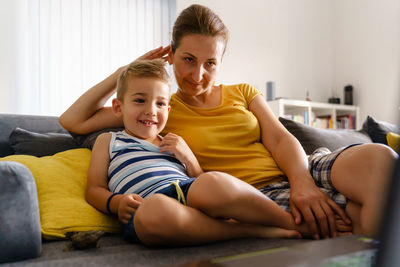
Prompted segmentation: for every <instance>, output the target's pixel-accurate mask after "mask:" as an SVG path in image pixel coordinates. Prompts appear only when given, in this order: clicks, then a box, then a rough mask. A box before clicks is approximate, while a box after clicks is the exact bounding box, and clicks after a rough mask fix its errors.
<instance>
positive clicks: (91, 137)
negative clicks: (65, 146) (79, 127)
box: [70, 128, 124, 149]
mask: <svg viewBox="0 0 400 267" xmlns="http://www.w3.org/2000/svg"><path fill="white" fill-rule="evenodd" d="M123 129H124V128H110V129H104V130H100V131H97V132H93V133H90V134H76V133H73V132H70V134H71V135H72V136H73V138H74V140H75V142H76V143H77V144H78V145H79V146H80V147H84V148H89V149H92V148H93V145H94V142H96V139H97V137H98V136H99V135H100V134H102V133H108V132H119V131H122V130H123Z"/></svg>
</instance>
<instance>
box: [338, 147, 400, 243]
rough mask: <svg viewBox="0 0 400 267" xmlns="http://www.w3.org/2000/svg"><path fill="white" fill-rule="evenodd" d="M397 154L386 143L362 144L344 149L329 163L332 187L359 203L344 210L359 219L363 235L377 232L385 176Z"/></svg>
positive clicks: (371, 234)
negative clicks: (357, 206) (331, 163)
mask: <svg viewBox="0 0 400 267" xmlns="http://www.w3.org/2000/svg"><path fill="white" fill-rule="evenodd" d="M397 157H398V155H397V154H396V153H395V152H394V151H393V150H392V149H390V148H389V147H387V146H385V145H380V144H365V145H360V146H354V147H351V148H349V149H347V150H345V151H343V152H342V153H341V154H340V155H339V156H338V158H337V159H336V160H335V163H334V164H333V166H332V173H331V179H332V183H333V185H334V186H335V188H336V189H337V190H338V191H339V192H340V193H342V194H343V195H345V196H346V197H347V198H348V199H350V200H351V201H353V202H355V203H356V204H357V205H359V211H357V208H356V206H352V207H349V208H350V209H347V208H346V210H348V213H349V216H350V217H353V218H351V219H352V220H355V221H359V229H360V230H361V233H363V234H365V235H370V236H376V235H377V231H378V227H379V222H380V218H381V217H382V214H381V212H382V208H383V205H384V201H385V200H386V195H387V186H388V179H389V178H390V173H391V170H392V168H393V166H394V162H395V159H396V158H397ZM357 214H358V215H357ZM354 216H359V218H354ZM357 227H358V226H357Z"/></svg>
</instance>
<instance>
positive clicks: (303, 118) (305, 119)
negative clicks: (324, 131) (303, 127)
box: [282, 111, 309, 125]
mask: <svg viewBox="0 0 400 267" xmlns="http://www.w3.org/2000/svg"><path fill="white" fill-rule="evenodd" d="M282 117H284V118H285V119H289V120H292V121H296V122H300V123H304V124H307V125H308V124H309V115H308V111H305V112H304V113H303V114H286V115H283V116H282Z"/></svg>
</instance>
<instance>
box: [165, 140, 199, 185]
mask: <svg viewBox="0 0 400 267" xmlns="http://www.w3.org/2000/svg"><path fill="white" fill-rule="evenodd" d="M160 146H161V149H160V152H170V153H172V154H174V156H175V157H176V158H177V159H178V160H179V161H180V162H182V163H183V164H185V165H186V169H187V172H188V175H189V176H190V177H197V176H198V175H200V174H201V173H203V171H202V169H201V167H200V164H199V163H198V161H197V159H196V156H195V155H194V154H193V152H192V150H191V149H190V147H189V146H188V145H187V144H186V142H185V140H183V138H182V137H180V136H179V135H176V134H173V133H168V134H167V135H165V136H164V138H163V140H162V141H161V145H160Z"/></svg>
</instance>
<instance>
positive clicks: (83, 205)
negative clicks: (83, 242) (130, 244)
mask: <svg viewBox="0 0 400 267" xmlns="http://www.w3.org/2000/svg"><path fill="white" fill-rule="evenodd" d="M90 156H91V151H90V150H89V149H84V148H80V149H72V150H67V151H64V152H60V153H57V154H55V155H53V156H46V157H41V158H38V157H34V156H28V155H12V156H7V157H5V158H2V159H0V160H3V161H16V162H20V163H22V164H24V165H25V166H27V167H28V168H29V170H30V171H31V172H32V174H33V176H34V178H35V181H36V185H37V192H38V200H39V211H40V221H41V231H42V234H43V237H44V238H45V239H54V238H65V234H66V233H67V232H76V231H90V230H104V231H105V232H109V233H119V232H120V231H121V229H120V224H119V222H118V220H117V219H116V218H114V217H110V216H108V215H105V214H103V213H101V212H100V211H98V210H97V209H95V208H94V207H93V206H91V205H90V204H88V203H87V202H86V200H85V189H86V180H87V171H88V168H89V162H90Z"/></svg>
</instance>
